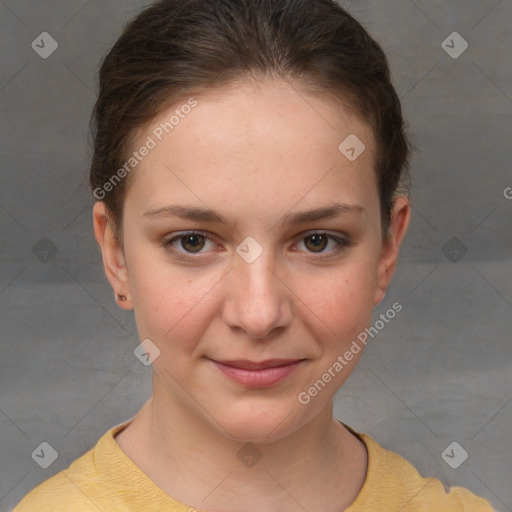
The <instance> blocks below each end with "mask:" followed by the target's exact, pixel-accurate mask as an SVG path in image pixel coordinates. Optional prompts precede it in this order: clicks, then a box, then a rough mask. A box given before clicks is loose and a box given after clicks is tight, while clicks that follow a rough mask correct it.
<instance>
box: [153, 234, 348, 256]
mask: <svg viewBox="0 0 512 512" xmlns="http://www.w3.org/2000/svg"><path fill="white" fill-rule="evenodd" d="M195 235H198V236H202V237H204V238H206V239H208V240H210V241H212V242H213V240H212V238H211V237H210V236H208V234H207V233H205V232H203V231H183V232H181V233H178V234H176V235H173V236H172V237H171V238H167V239H164V240H163V241H162V244H161V245H162V247H164V248H165V249H167V250H169V249H171V250H172V251H173V252H177V253H178V254H180V255H182V256H185V257H184V258H183V259H188V257H191V259H198V257H199V255H201V254H205V253H204V252H197V253H192V252H186V251H180V250H177V249H173V248H172V247H171V246H172V244H173V243H174V242H176V241H178V240H181V239H182V238H184V237H186V236H195ZM313 235H321V236H326V237H328V239H330V240H334V241H335V242H336V243H337V244H338V247H337V248H336V249H334V250H333V251H330V252H328V253H327V254H328V255H329V256H319V257H317V258H316V259H319V260H322V259H327V258H330V257H333V256H337V255H338V254H339V253H340V252H341V251H342V250H343V249H345V248H347V247H349V246H351V245H352V242H351V241H350V240H349V239H348V238H341V237H338V236H335V235H331V234H329V233H327V232H325V231H311V232H309V233H308V234H306V235H302V236H301V237H300V238H299V240H298V241H301V240H303V239H305V238H309V237H312V236H313ZM194 254H197V255H198V256H194ZM310 254H313V255H314V254H318V255H321V254H325V253H323V252H319V253H315V252H311V251H310Z"/></svg>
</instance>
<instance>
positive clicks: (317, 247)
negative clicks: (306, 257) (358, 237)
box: [300, 232, 351, 257]
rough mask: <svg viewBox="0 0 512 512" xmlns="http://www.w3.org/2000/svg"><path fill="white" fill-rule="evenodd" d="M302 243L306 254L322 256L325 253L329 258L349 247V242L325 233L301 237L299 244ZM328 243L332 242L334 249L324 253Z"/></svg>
mask: <svg viewBox="0 0 512 512" xmlns="http://www.w3.org/2000/svg"><path fill="white" fill-rule="evenodd" d="M302 241H304V246H305V247H306V249H307V251H308V252H310V253H313V254H324V253H326V252H327V254H330V255H331V256H334V255H337V254H338V253H339V252H340V251H341V250H343V248H345V247H348V246H349V245H351V242H350V240H348V239H346V238H341V237H339V236H335V235H331V234H329V233H325V232H314V233H310V234H308V235H305V236H304V235H302V236H301V238H300V242H302ZM329 242H333V243H334V245H335V247H334V249H333V250H331V251H325V250H324V249H326V248H327V246H328V245H329ZM322 257H323V256H322Z"/></svg>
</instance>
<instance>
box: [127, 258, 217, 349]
mask: <svg viewBox="0 0 512 512" xmlns="http://www.w3.org/2000/svg"><path fill="white" fill-rule="evenodd" d="M219 277H220V276H217V275H216V274H215V275H211V274H209V273H203V274H201V273H200V269H199V268H195V269H193V268H185V267H182V268H180V267H178V266H175V265H170V264H169V263H168V262H165V261H164V259H163V258H161V257H160V258H157V257H155V254H154V253H152V254H151V255H150V254H146V255H145V256H144V254H140V256H139V257H137V259H136V260H134V261H133V262H132V265H131V267H130V287H131V289H132V290H133V297H134V311H135V318H136V323H137V328H138V330H139V334H140V336H141V337H145V338H150V339H151V340H152V341H153V342H154V343H155V344H156V345H157V346H159V347H160V348H161V349H162V348H166V347H169V348H170V349H172V347H174V346H177V345H178V344H179V345H180V346H181V347H183V346H187V345H188V344H189V341H188V340H190V345H191V348H192V340H194V339H197V335H198V334H197V333H198V332H201V331H203V330H204V327H205V325H206V324H207V323H208V321H210V317H209V314H211V312H210V311H209V309H211V308H208V303H209V301H208V297H209V294H210V292H211V290H212V289H213V288H214V286H215V284H216V283H217V282H218V280H219ZM171 342H172V343H171Z"/></svg>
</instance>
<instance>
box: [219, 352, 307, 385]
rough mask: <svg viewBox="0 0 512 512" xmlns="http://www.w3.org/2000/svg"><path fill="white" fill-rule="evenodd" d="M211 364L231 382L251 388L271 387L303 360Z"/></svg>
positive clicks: (241, 361) (233, 361) (290, 372)
mask: <svg viewBox="0 0 512 512" xmlns="http://www.w3.org/2000/svg"><path fill="white" fill-rule="evenodd" d="M210 361H212V363H213V364H214V365H215V366H216V367H217V368H218V369H219V370H220V371H221V372H222V373H223V374H224V375H225V376H227V377H229V378H230V379H231V380H234V381H236V382H238V383H239V384H243V385H245V386H247V387H251V388H266V387H270V386H273V385H275V384H277V383H279V382H281V381H282V380H284V379H285V378H286V377H288V376H289V375H291V374H292V373H293V372H294V371H295V370H296V369H297V368H298V367H299V366H300V365H301V364H302V362H303V361H305V359H271V360H266V361H260V362H256V361H247V360H232V361H215V360H213V359H211V360H210Z"/></svg>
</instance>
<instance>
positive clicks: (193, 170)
mask: <svg viewBox="0 0 512 512" xmlns="http://www.w3.org/2000/svg"><path fill="white" fill-rule="evenodd" d="M194 97H195V98H196V99H197V101H198V105H197V107H195V108H194V109H193V110H192V111H191V113H190V114H188V115H187V116H186V117H185V118H184V119H181V120H180V123H179V125H177V126H176V127H175V128H174V130H173V131H172V132H170V133H169V134H168V135H166V136H165V137H164V139H163V140H162V141H161V142H159V143H158V145H157V146H156V147H155V148H154V149H152V150H151V151H150V152H149V154H148V155H147V156H146V157H145V158H144V159H143V160H142V162H141V163H140V164H139V165H138V166H137V168H136V170H134V171H133V173H132V174H131V175H130V182H129V187H128V189H127V193H126V196H125V204H124V209H123V221H122V222H123V225H122V229H123V234H122V237H121V239H120V240H118V239H117V238H116V237H115V236H114V232H113V229H112V226H111V224H110V222H109V221H108V216H107V211H106V209H105V205H104V203H102V202H98V203H96V204H95V206H94V211H93V219H94V230H95V235H96V239H97V241H98V243H99V245H100V247H101V251H102V255H103V261H104V266H105V272H106V275H107V277H108V279H109V281H110V283H111V285H112V288H113V289H114V291H115V293H122V294H125V295H126V296H127V300H126V301H125V302H120V303H119V305H120V306H121V307H123V308H125V309H134V313H135V319H136V323H137V327H138V331H139V336H140V339H141V340H143V339H146V338H149V339H151V340H152V342H153V343H154V344H155V345H156V346H157V347H158V348H159V349H160V355H159V357H157V358H156V359H155V360H154V362H153V396H152V397H151V399H150V400H149V401H148V402H147V403H146V404H145V405H144V407H143V408H142V409H141V411H140V412H139V413H138V414H137V415H136V416H135V417H134V419H133V420H132V421H131V423H130V424H129V426H128V427H127V428H125V429H124V430H123V431H122V432H121V433H120V434H118V435H117V437H116V441H117V442H118V444H119V445H120V447H121V449H122V450H123V451H124V452H125V453H126V454H127V455H128V456H129V457H130V458H131V459H132V460H133V461H134V462H135V463H136V464H137V465H138V466H139V467H140V468H141V469H142V470H143V471H144V472H145V473H146V474H147V475H148V476H149V477H150V478H151V479H152V480H153V481H154V482H155V483H156V484H157V485H158V486H160V487H161V488H162V489H163V490H164V491H165V492H167V493H168V494H169V495H171V496H173V497H174V498H175V499H177V500H179V501H181V502H183V503H185V504H187V505H188V506H192V507H195V508H197V509H199V510H205V511H223V512H253V511H254V510H267V511H271V512H272V511H276V512H277V511H280V512H282V511H290V512H291V511H296V510H298V509H299V508H300V507H303V508H304V509H306V510H323V511H332V512H339V511H340V510H344V509H345V508H346V507H347V506H349V505H350V504H351V503H352V502H353V501H354V499H355V498H356V496H357V494H358V493H359V491H360V490H361V487H362V485H363V483H364V480H365V477H366V471H367V453H366V448H365V446H364V444H363V443H362V442H361V441H360V440H359V439H358V438H356V437H355V436H354V435H353V434H351V433H350V432H349V431H348V430H347V429H346V428H345V427H344V426H342V425H341V424H340V423H339V422H338V421H337V420H336V419H334V418H333V415H332V413H333V405H332V400H333V396H334V394H335V392H336V391H337V389H338V388H339V387H340V386H341V385H342V384H343V382H344V381H345V380H346V378H347V377H348V376H349V374H350V373H351V371H352V370H353V369H354V367H355V366H356V364H357V362H358V360H359V358H360V356H361V354H362V351H361V352H359V354H357V355H355V356H354V358H353V359H352V360H351V361H350V362H349V364H348V365H347V366H345V367H344V369H343V371H340V372H339V373H337V374H336V377H335V378H334V379H332V380H331V381H330V382H329V383H328V384H327V385H326V387H325V388H324V389H323V390H322V391H321V392H319V393H318V394H317V396H315V397H313V398H312V399H311V401H310V402H309V403H308V404H307V405H303V404H301V403H300V402H299V400H298V398H297V397H298V395H299V393H301V392H303V391H305V390H307V389H308V388H309V387H310V386H311V385H312V384H313V383H314V382H316V381H317V380H318V379H320V378H321V376H322V374H324V373H325V372H326V371H327V369H328V368H329V367H331V366H332V365H333V363H334V362H335V361H336V359H337V357H338V356H339V355H343V354H344V353H345V352H346V351H347V350H348V349H349V347H350V345H351V343H352V341H353V340H354V339H356V337H357V335H358V334H359V333H360V332H361V331H363V330H364V329H365V328H366V327H368V326H369V325H370V323H371V314H372V309H373V307H374V305H376V304H378V303H379V302H380V301H381V300H382V298H383V297H384V295H385V293H386V289H387V286H388V285H389V283H390V281H391V278H392V276H393V273H394V271H395V266H396V262H397V257H398V251H399V247H400V244H401V242H402V239H403V237H404V235H405V233H406V231H407V227H408V224H409V219H410V206H409V201H408V200H407V198H406V197H404V196H398V197H397V198H396V199H395V201H394V208H393V216H392V222H391V224H390V228H389V230H390V234H391V237H390V239H389V240H388V241H387V242H386V243H383V241H382V236H381V221H380V210H379V196H378V190H377V181H376V176H375V172H374V170H373V169H374V165H375V162H374V158H375V157H374V155H375V141H374V138H373V135H372V132H371V129H370V127H369V126H368V125H366V123H365V122H364V121H362V120H360V119H359V118H358V116H356V115H355V114H354V113H353V112H352V111H351V110H350V109H348V108H345V107H344V106H343V105H342V103H341V102H340V101H336V100H335V99H334V98H332V97H329V96H325V95H324V96H313V95H311V94H308V93H306V92H304V91H302V92H300V93H299V89H298V87H293V88H292V87H291V86H290V85H289V84H287V83H285V82H278V81H270V80H267V81H264V82H263V81H260V82H255V81H249V80H246V81H242V82H240V83H238V84H237V85H236V86H235V85H233V84H232V85H230V86H225V87H224V88H218V89H210V90H208V91H207V92H203V93H201V94H199V95H194ZM187 98H188V97H187ZM187 98H186V99H187ZM186 99H185V100H184V101H183V103H185V101H186ZM178 107H179V105H178ZM175 108H176V105H174V106H173V107H172V108H171V109H169V111H166V112H165V113H163V114H162V115H161V116H159V117H158V118H157V119H155V120H154V122H153V123H151V125H150V126H147V127H145V128H144V129H143V130H140V132H139V133H138V134H137V136H138V138H137V143H136V144H134V147H139V146H140V145H141V144H142V143H143V141H144V140H145V139H146V137H147V136H148V134H151V130H152V129H154V127H155V126H157V125H158V123H160V122H162V121H163V120H167V119H169V117H170V115H171V114H172V112H173V110H174V109H175ZM349 134H356V135H357V137H358V138H359V139H360V140H362V141H363V142H364V144H365V145H366V149H365V151H364V152H363V153H362V154H361V155H360V156H359V157H358V158H357V159H356V160H355V161H349V160H348V159H347V158H346V157H345V156H344V155H343V154H342V153H341V152H340V151H339V150H338V145H339V144H340V142H341V141H343V140H344V139H345V138H346V137H347V136H348V135H349ZM336 201H338V202H345V203H350V204H359V205H361V206H363V207H364V209H365V211H364V212H363V213H357V212H348V213H344V214H342V215H339V216H337V217H333V218H329V219H324V220H317V221H309V222H307V223H303V224H298V225H285V224H284V223H283V221H284V219H285V216H286V215H289V214H291V213H295V212H299V211H305V210H310V209H314V208H319V207H323V206H327V205H330V204H331V203H333V202H336ZM176 204H180V205H186V206H197V207H200V208H210V209H213V210H215V211H217V212H219V213H220V214H221V215H222V217H223V218H224V219H226V220H227V221H229V222H236V226H228V225H227V224H226V223H223V222H212V223H210V222H206V221H192V220H186V219H181V218H178V217H172V216H164V215H161V216H158V217H153V218H148V217H144V214H145V213H146V212H148V211H149V210H153V209H158V208H161V207H164V206H168V205H176ZM187 230H189V231H190V230H200V231H203V232H206V234H207V235H208V236H211V239H203V238H201V237H199V239H196V242H198V243H199V246H198V248H199V251H200V252H199V254H198V253H194V252H192V253H190V251H193V246H191V245H190V244H188V245H187V243H186V241H185V245H183V244H182V243H181V242H180V240H179V239H178V240H177V241H175V242H174V243H173V244H172V245H171V246H168V247H163V246H162V245H161V242H162V240H164V239H169V238H170V235H173V234H174V235H175V234H177V233H180V232H182V231H187ZM324 230H325V231H327V232H328V233H329V234H331V235H334V236H340V237H345V238H348V239H349V240H350V242H351V244H350V245H348V246H345V247H344V246H340V249H339V251H338V252H336V250H337V249H336V248H337V247H338V245H337V243H336V242H335V241H334V240H333V239H329V242H328V243H327V244H326V243H325V242H323V243H321V244H319V245H320V247H319V248H316V249H315V245H314V244H312V243H311V239H310V238H308V236H312V235H314V234H315V233H318V232H319V231H320V232H322V231H324ZM248 236H251V237H253V238H254V239H255V240H256V241H257V242H258V243H259V245H260V246H261V247H262V249H263V252H262V254H261V255H260V256H259V257H258V258H257V259H256V260H255V261H253V262H252V263H247V262H246V261H245V260H244V259H242V258H241V257H240V256H239V255H238V254H237V253H236V248H237V247H238V246H239V245H240V244H241V242H242V241H243V240H244V239H245V238H246V237H248ZM173 248H174V251H173ZM187 249H188V251H189V253H188V254H187ZM315 251H317V252H315ZM322 256H323V257H324V258H323V259H322ZM180 257H181V258H186V260H184V259H180ZM208 358H211V359H216V360H233V359H249V360H253V361H261V360H265V359H273V358H293V359H305V360H306V361H304V362H303V363H301V365H300V366H299V367H298V368H297V369H296V370H295V372H294V373H293V374H291V375H290V376H288V377H287V378H286V379H285V380H284V381H281V382H280V383H278V384H276V385H274V386H272V387H270V388H258V389H249V388H247V387H245V386H243V385H241V384H238V383H236V382H233V381H232V380H230V379H229V378H228V377H226V376H225V375H224V374H223V373H222V372H220V371H219V370H218V368H216V367H215V365H214V364H213V363H212V362H211V361H210V360H209V359H208ZM247 443H252V444H253V445H254V446H255V447H256V448H257V450H259V452H260V453H261V455H262V457H261V459H260V460H259V461H258V463H257V464H255V465H254V466H252V467H250V468H247V467H245V466H244V465H243V464H242V463H241V462H240V460H239V459H238V458H237V453H238V451H239V450H240V449H241V448H242V447H244V446H245V445H246V444H247ZM305 461H307V463H305Z"/></svg>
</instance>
